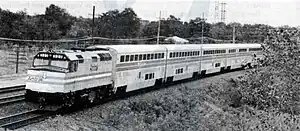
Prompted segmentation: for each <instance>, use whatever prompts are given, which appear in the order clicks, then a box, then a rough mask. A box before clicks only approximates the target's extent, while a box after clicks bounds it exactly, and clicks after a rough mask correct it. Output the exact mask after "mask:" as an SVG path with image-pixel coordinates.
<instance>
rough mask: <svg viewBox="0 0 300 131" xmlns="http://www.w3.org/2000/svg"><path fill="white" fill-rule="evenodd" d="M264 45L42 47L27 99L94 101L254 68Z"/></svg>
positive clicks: (63, 102)
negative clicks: (210, 75)
mask: <svg viewBox="0 0 300 131" xmlns="http://www.w3.org/2000/svg"><path fill="white" fill-rule="evenodd" d="M262 59H263V49H262V45H261V44H160V45H94V46H90V47H87V48H72V49H69V50H50V51H41V52H39V53H37V54H36V55H35V56H34V59H33V62H32V67H31V68H29V69H28V72H27V74H28V79H27V81H26V87H25V89H26V93H25V99H26V101H28V102H32V103H43V105H64V106H66V105H67V106H70V105H74V104H76V103H96V102H99V101H101V100H103V99H105V98H110V97H114V96H118V95H121V94H124V93H128V92H133V91H136V90H140V89H145V88H153V87H160V86H162V85H164V84H167V83H172V82H176V81H181V80H185V79H190V78H195V77H199V76H200V77H201V76H204V75H206V74H211V73H216V72H224V71H229V70H232V69H237V68H244V67H247V66H248V67H252V66H255V65H257V64H258V61H260V60H262Z"/></svg>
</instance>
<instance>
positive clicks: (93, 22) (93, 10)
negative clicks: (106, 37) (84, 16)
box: [92, 6, 95, 45]
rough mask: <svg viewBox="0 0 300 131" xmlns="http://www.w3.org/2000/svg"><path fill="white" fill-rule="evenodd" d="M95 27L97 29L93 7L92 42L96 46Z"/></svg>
mask: <svg viewBox="0 0 300 131" xmlns="http://www.w3.org/2000/svg"><path fill="white" fill-rule="evenodd" d="M94 27H95V6H93V25H92V42H93V45H94Z"/></svg>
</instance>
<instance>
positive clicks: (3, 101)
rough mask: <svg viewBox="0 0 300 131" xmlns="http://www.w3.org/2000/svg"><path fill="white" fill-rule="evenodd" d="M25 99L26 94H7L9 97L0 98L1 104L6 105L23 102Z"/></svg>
mask: <svg viewBox="0 0 300 131" xmlns="http://www.w3.org/2000/svg"><path fill="white" fill-rule="evenodd" d="M24 100H25V95H24V94H18V95H13V96H7V97H3V98H0V105H6V104H11V103H16V102H21V101H24Z"/></svg>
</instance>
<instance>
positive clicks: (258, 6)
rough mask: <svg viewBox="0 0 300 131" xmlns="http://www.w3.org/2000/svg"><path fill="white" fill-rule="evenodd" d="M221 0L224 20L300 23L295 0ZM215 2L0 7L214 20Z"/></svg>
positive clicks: (36, 0)
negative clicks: (130, 11)
mask: <svg viewBox="0 0 300 131" xmlns="http://www.w3.org/2000/svg"><path fill="white" fill-rule="evenodd" d="M219 2H222V1H221V0H220V1H219ZM223 2H225V3H226V6H225V9H226V15H225V18H226V19H225V22H226V23H231V22H239V23H242V24H269V25H272V26H282V25H289V26H300V1H298V0H223ZM215 3H216V1H215V0H94V1H83V0H76V1H74V0H53V1H50V0H30V1H28V0H27V1H26V0H1V1H0V8H2V9H8V10H10V11H13V12H16V11H20V10H23V11H24V10H26V12H27V13H28V14H31V15H33V14H44V12H45V9H46V7H47V6H49V5H50V4H55V5H57V6H60V7H61V8H65V9H66V10H67V12H68V13H70V14H71V15H73V16H82V17H89V18H91V17H92V15H91V14H92V7H93V5H94V6H95V7H96V11H95V12H96V14H101V13H104V12H106V11H109V10H112V9H119V10H122V9H124V8H126V7H131V8H133V10H134V11H135V12H136V13H137V15H138V17H140V18H142V19H145V20H158V19H159V12H160V11H161V17H163V18H167V17H168V16H169V15H174V16H175V17H179V18H180V19H181V20H183V21H189V20H190V19H194V18H196V17H202V16H203V15H204V17H205V18H206V19H207V21H208V22H211V23H213V22H216V21H220V20H219V19H215V15H216V13H215ZM219 10H221V6H220V8H219ZM219 12H220V11H219ZM219 16H220V14H219Z"/></svg>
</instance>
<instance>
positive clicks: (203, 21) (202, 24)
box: [200, 12, 207, 44]
mask: <svg viewBox="0 0 300 131" xmlns="http://www.w3.org/2000/svg"><path fill="white" fill-rule="evenodd" d="M206 20H207V19H205V18H204V12H203V13H202V18H201V19H200V21H201V27H202V31H201V44H203V43H204V40H203V39H204V38H203V35H204V23H205V21H206Z"/></svg>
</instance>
